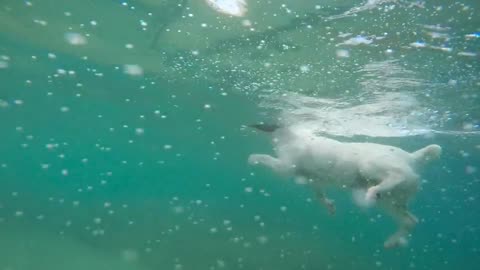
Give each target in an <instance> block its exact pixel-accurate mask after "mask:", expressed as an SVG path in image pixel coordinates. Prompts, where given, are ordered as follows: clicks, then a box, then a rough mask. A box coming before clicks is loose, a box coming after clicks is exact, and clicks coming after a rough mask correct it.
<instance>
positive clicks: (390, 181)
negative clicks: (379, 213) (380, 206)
mask: <svg viewBox="0 0 480 270" xmlns="http://www.w3.org/2000/svg"><path fill="white" fill-rule="evenodd" d="M405 181H406V178H405V176H402V175H400V174H397V173H389V174H388V176H387V177H386V178H385V179H382V181H381V182H380V183H379V184H378V185H375V186H372V187H370V188H368V189H367V192H366V194H365V199H366V201H367V202H371V203H373V202H375V201H376V200H377V199H378V198H380V196H381V195H382V194H383V193H388V192H390V191H391V190H392V189H393V188H395V187H396V186H398V185H399V184H400V183H402V182H405Z"/></svg>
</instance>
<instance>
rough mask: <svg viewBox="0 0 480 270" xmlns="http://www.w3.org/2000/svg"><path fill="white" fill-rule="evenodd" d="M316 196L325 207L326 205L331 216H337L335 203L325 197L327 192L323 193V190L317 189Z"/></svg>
mask: <svg viewBox="0 0 480 270" xmlns="http://www.w3.org/2000/svg"><path fill="white" fill-rule="evenodd" d="M315 196H316V197H317V199H318V200H319V201H320V202H321V203H322V204H323V205H325V207H326V208H327V210H328V213H329V214H330V215H334V214H335V211H336V209H335V203H334V202H333V200H331V199H329V198H327V197H326V196H325V192H324V191H323V189H322V188H319V187H315Z"/></svg>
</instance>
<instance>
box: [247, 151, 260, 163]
mask: <svg viewBox="0 0 480 270" xmlns="http://www.w3.org/2000/svg"><path fill="white" fill-rule="evenodd" d="M261 158H262V157H261V155H258V154H251V155H250V156H249V157H248V164H250V165H258V164H259V163H260V160H261Z"/></svg>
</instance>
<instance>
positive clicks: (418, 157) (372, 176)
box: [248, 128, 441, 248]
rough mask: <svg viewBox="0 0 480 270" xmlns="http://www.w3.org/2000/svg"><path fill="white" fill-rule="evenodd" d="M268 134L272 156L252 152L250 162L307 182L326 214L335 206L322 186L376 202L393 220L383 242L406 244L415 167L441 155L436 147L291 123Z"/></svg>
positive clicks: (410, 226)
mask: <svg viewBox="0 0 480 270" xmlns="http://www.w3.org/2000/svg"><path fill="white" fill-rule="evenodd" d="M273 136H274V143H275V152H276V154H277V157H272V156H269V155H264V154H252V155H250V157H249V159H248V161H249V163H250V164H253V165H256V164H261V165H264V166H266V167H269V168H271V169H272V170H273V171H275V172H276V173H278V174H281V175H283V176H286V177H290V178H292V177H293V178H294V179H295V180H296V182H298V183H308V184H309V185H311V186H312V187H313V190H314V191H315V193H316V195H317V197H318V199H319V200H320V201H321V202H322V203H323V204H324V205H325V206H326V207H327V209H328V210H329V212H330V213H331V214H333V213H334V212H335V206H334V204H333V201H332V200H330V199H328V198H327V197H325V194H324V187H325V186H329V185H331V186H336V187H340V188H349V189H351V190H352V191H353V193H354V199H355V201H356V202H357V204H359V205H360V206H371V205H373V204H378V205H380V206H381V207H382V208H384V209H385V210H386V211H387V212H388V213H389V214H390V215H391V216H393V217H394V218H395V219H396V221H397V222H398V227H399V228H398V230H397V231H396V232H395V233H394V234H393V235H391V236H390V237H389V238H388V239H387V240H386V241H385V247H387V248H389V247H395V246H403V245H405V244H406V237H408V235H409V233H410V231H411V230H412V229H413V227H414V226H415V224H416V223H417V218H416V217H415V216H413V215H412V214H411V213H410V212H409V211H408V209H407V204H408V201H409V200H410V199H411V198H412V197H413V196H414V194H415V193H416V191H417V188H418V184H419V176H418V175H417V171H418V169H419V168H420V167H421V166H423V165H424V164H426V163H427V162H428V161H430V160H433V159H437V158H438V157H439V156H440V153H441V147H440V146H438V145H429V146H427V147H425V148H422V149H420V150H418V151H416V152H414V153H408V152H406V151H404V150H402V149H400V148H397V147H394V146H389V145H381V144H375V143H344V142H339V141H336V140H333V139H329V138H326V137H319V136H315V135H313V134H311V133H309V132H305V131H302V130H295V129H294V128H280V129H278V130H276V131H275V132H274V133H273Z"/></svg>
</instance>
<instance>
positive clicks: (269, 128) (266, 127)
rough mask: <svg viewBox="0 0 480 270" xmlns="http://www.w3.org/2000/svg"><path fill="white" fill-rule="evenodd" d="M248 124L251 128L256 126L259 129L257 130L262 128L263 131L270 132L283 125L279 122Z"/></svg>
mask: <svg viewBox="0 0 480 270" xmlns="http://www.w3.org/2000/svg"><path fill="white" fill-rule="evenodd" d="M248 126H249V127H251V128H254V129H257V130H260V131H263V132H269V133H272V132H274V131H275V130H277V129H279V128H281V126H279V125H277V124H265V123H260V124H252V125H248Z"/></svg>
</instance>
